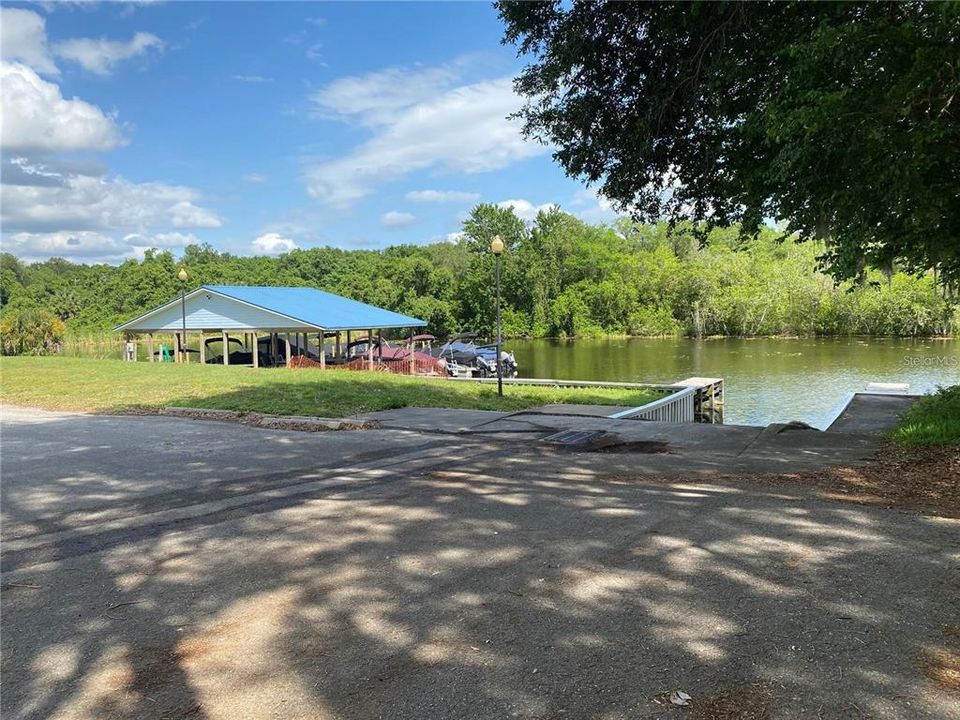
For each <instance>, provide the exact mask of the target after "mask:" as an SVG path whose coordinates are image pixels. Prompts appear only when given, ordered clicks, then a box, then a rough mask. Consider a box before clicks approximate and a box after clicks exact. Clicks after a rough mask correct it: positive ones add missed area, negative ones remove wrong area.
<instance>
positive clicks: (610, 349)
mask: <svg viewBox="0 0 960 720" xmlns="http://www.w3.org/2000/svg"><path fill="white" fill-rule="evenodd" d="M505 345H506V349H507V350H510V351H512V352H513V353H514V354H515V356H516V358H517V362H518V364H519V366H520V375H521V376H523V377H538V378H557V379H569V380H618V381H624V382H655V383H661V382H664V383H669V382H673V381H676V380H680V379H682V378H686V377H690V376H694V375H696V376H701V377H721V378H723V379H724V382H725V390H726V408H725V413H724V422H726V423H737V424H746V425H766V424H768V423H771V422H784V421H787V420H803V421H805V422H807V423H810V424H811V425H814V426H816V427H824V426H825V425H826V423H827V422H828V421H829V418H830V417H831V416H832V413H833V411H834V410H835V409H836V407H837V405H838V403H840V402H841V400H842V399H843V397H844V395H845V394H846V393H849V392H853V391H856V390H864V389H866V386H867V383H870V382H899V383H909V384H910V390H911V392H927V391H929V390H933V389H935V388H936V387H937V386H938V385H946V384H955V383H960V341H958V340H930V339H925V340H901V339H868V338H842V339H804V340H787V339H783V340H781V339H767V338H758V339H731V338H724V339H716V340H690V339H684V338H665V339H659V338H658V339H649V338H627V339H598V340H570V341H564V340H526V341H510V342H508V343H506V344H505Z"/></svg>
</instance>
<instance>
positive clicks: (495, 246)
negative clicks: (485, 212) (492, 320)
mask: <svg viewBox="0 0 960 720" xmlns="http://www.w3.org/2000/svg"><path fill="white" fill-rule="evenodd" d="M490 252H492V253H493V256H494V258H496V267H497V269H496V274H497V356H496V358H495V362H496V364H497V396H498V397H503V363H502V362H501V361H500V353H501V346H502V345H503V333H502V332H501V329H500V256H501V255H503V238H501V237H500V236H499V235H494V236H493V240H491V241H490Z"/></svg>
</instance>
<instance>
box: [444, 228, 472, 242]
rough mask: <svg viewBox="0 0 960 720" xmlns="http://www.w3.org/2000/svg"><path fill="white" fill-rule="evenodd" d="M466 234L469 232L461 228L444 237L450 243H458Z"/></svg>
mask: <svg viewBox="0 0 960 720" xmlns="http://www.w3.org/2000/svg"><path fill="white" fill-rule="evenodd" d="M466 236H467V234H466V233H465V232H463V231H462V230H461V231H459V232H452V233H447V236H446V237H445V238H444V239H445V240H446V241H447V242H448V243H453V244H456V243H458V242H460V241H461V240H463V238H465V237H466Z"/></svg>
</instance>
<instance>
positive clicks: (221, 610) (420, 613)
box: [2, 419, 960, 720]
mask: <svg viewBox="0 0 960 720" xmlns="http://www.w3.org/2000/svg"><path fill="white" fill-rule="evenodd" d="M58 422H62V423H64V427H63V428H62V430H63V432H64V433H70V432H72V431H73V430H74V429H73V428H70V427H68V425H69V424H70V423H75V422H84V421H83V420H81V419H63V420H61V421H58ZM224 432H227V431H224ZM244 437H246V436H244ZM369 437H371V438H373V437H376V436H374V435H371V436H369ZM293 442H296V440H294V441H293ZM311 442H314V443H319V446H320V447H322V446H323V444H324V443H326V442H329V443H334V442H336V440H335V439H333V438H330V439H329V440H325V439H324V438H315V439H314V440H312V441H311ZM448 445H449V447H448V448H446V449H442V450H441V451H438V452H437V453H436V457H435V461H433V462H431V463H426V464H421V465H419V466H416V467H413V466H408V465H405V464H403V463H399V464H397V465H396V466H395V467H394V468H393V469H392V470H391V471H390V472H387V473H380V474H376V473H374V474H372V475H371V474H367V475H363V474H362V472H360V471H358V473H357V475H358V479H357V482H356V483H355V484H354V485H348V486H346V487H344V486H343V485H342V484H341V485H336V486H330V487H325V488H324V487H317V488H315V489H313V490H311V491H304V492H303V493H300V494H295V495H290V496H287V497H275V498H272V499H271V498H264V497H263V496H261V495H256V496H251V502H250V503H248V504H245V505H239V506H236V507H232V508H229V509H227V510H222V511H220V510H213V511H210V512H203V513H197V514H196V515H195V516H193V517H189V518H185V519H183V520H182V521H178V522H175V523H158V524H146V525H143V526H140V527H139V529H138V530H137V531H136V532H130V534H129V535H128V536H126V537H120V541H117V542H113V541H112V540H111V542H104V543H102V544H99V545H98V544H97V537H98V536H94V537H93V538H89V537H87V538H85V539H84V540H83V541H82V542H84V543H87V544H86V545H77V544H76V543H77V542H78V541H77V540H76V539H72V540H69V539H68V540H64V541H59V542H58V543H56V544H55V546H54V548H53V549H52V550H50V549H47V550H44V551H43V552H40V551H36V553H39V554H31V552H33V551H29V552H28V551H24V552H16V551H15V552H7V551H6V550H5V551H4V561H5V563H6V564H7V572H5V575H4V586H3V592H2V600H3V637H2V642H3V673H4V692H3V697H2V709H3V714H4V717H5V718H6V717H9V718H18V719H21V720H26V719H28V718H29V719H33V718H47V717H64V718H67V717H70V718H74V717H76V718H80V717H90V718H94V717H96V718H144V717H160V718H181V717H197V718H243V717H249V718H254V717H265V716H277V717H285V718H344V719H354V718H356V719H357V720H359V719H361V718H364V719H365V718H371V717H389V718H503V717H508V716H512V717H527V718H565V717H571V718H577V717H583V718H586V717H591V718H594V717H595V718H621V717H623V718H627V717H629V718H659V717H667V718H671V717H676V718H681V717H684V716H685V715H684V713H686V712H687V710H688V709H689V708H686V709H684V708H679V707H676V706H674V705H672V704H671V703H670V702H669V700H668V699H667V696H668V695H669V693H670V692H671V691H673V690H678V689H679V690H684V691H685V692H687V693H689V694H690V695H692V696H693V700H692V701H691V706H690V707H693V708H696V707H697V701H698V698H701V699H703V698H707V697H715V696H717V694H718V693H724V692H727V691H730V690H731V689H735V688H739V687H743V688H747V687H749V688H760V689H761V690H762V692H764V693H766V694H768V696H769V698H770V708H771V713H772V714H771V716H772V717H783V718H805V717H818V716H821V717H825V718H826V717H831V718H839V717H868V716H869V717H875V718H883V717H888V718H899V717H911V718H913V717H917V718H923V717H930V718H950V717H958V716H960V715H958V707H957V703H956V696H951V695H950V694H949V692H948V691H947V690H945V689H944V688H943V687H941V686H939V685H937V684H936V683H935V682H933V681H932V680H930V679H929V678H927V677H926V676H925V675H924V674H923V672H922V669H921V667H920V666H919V665H918V658H920V657H921V655H922V654H923V653H924V652H925V651H927V650H928V649H930V648H935V647H937V645H938V643H941V642H942V635H941V629H942V627H943V626H946V625H949V624H956V622H957V619H958V617H960V613H958V610H960V608H958V600H957V598H958V596H960V594H958V582H957V580H958V578H957V562H956V553H957V551H958V543H957V533H956V530H957V524H956V521H952V520H944V519H936V518H924V517H918V516H916V515H912V514H908V513H901V512H896V511H888V510H883V509H875V508H855V507H851V506H849V505H841V504H835V503H830V502H826V501H823V500H817V499H813V498H811V497H810V496H809V495H808V494H804V493H802V492H792V491H791V489H790V487H789V486H786V485H785V486H777V487H775V488H771V487H761V486H754V485H750V484H748V483H732V482H731V483H723V484H712V483H708V482H704V481H703V480H702V479H701V478H697V479H695V480H691V481H689V482H687V483H684V482H682V481H677V482H670V483H652V482H644V483H637V482H629V481H616V480H609V479H608V480H600V479H599V476H600V475H602V474H603V472H604V470H605V468H604V463H605V462H606V460H605V458H604V457H603V456H596V463H597V467H596V471H595V472H591V470H590V469H589V467H585V466H584V463H580V465H579V467H578V469H577V470H576V472H568V471H567V467H566V466H565V463H564V459H563V456H562V455H558V456H556V457H555V462H553V464H552V467H551V465H550V463H549V462H547V461H545V460H544V457H542V456H537V457H533V455H531V454H529V453H527V454H525V453H524V452H522V451H520V450H518V448H516V447H512V446H510V447H505V446H499V445H495V444H489V445H484V444H476V443H475V444H472V445H470V444H466V443H463V442H461V441H454V440H449V441H448ZM331 447H333V446H332V445H331ZM222 460H223V458H221V457H219V456H217V455H211V456H210V457H209V458H207V459H206V460H205V461H199V460H198V461H197V463H196V464H195V467H193V468H192V469H190V471H189V472H191V473H195V474H196V477H197V478H202V479H203V482H205V483H206V482H209V483H212V484H210V485H209V487H210V488H215V487H216V481H217V480H216V470H215V468H216V467H217V466H218V463H221V462H222ZM55 475H56V473H54V474H53V476H51V477H49V482H50V483H51V484H56V483H57V482H58V481H67V476H66V475H65V474H64V475H63V476H62V477H57V476H55ZM258 477H259V476H251V477H250V478H248V479H246V480H245V482H251V483H253V486H252V487H253V490H254V491H255V490H257V489H261V488H262V487H264V486H268V485H270V483H282V479H280V478H276V477H274V476H272V475H271V476H270V478H271V479H269V480H268V481H265V483H266V485H263V484H257V478H258ZM115 479H116V480H117V481H121V480H124V478H122V477H121V476H119V475H118V476H117V478H115ZM220 480H221V481H223V482H226V481H225V480H224V479H223V478H221V479H220ZM198 482H199V481H198ZM159 491H160V488H152V489H151V490H150V491H149V492H145V493H143V494H142V495H137V494H133V495H129V496H125V499H124V504H123V513H122V515H123V517H128V518H129V517H138V516H139V515H142V514H143V513H147V512H152V511H155V510H156V509H157V505H156V502H155V500H152V499H151V493H157V492H159ZM24 492H26V491H25V490H24ZM211 492H212V490H211ZM30 497H34V495H31V496H30ZM210 497H216V493H213V495H212V496H210ZM207 500H209V497H207V496H205V497H204V498H203V499H202V500H198V502H199V501H203V502H206V501H207ZM3 501H4V508H3V510H4V514H5V516H6V515H7V514H8V513H9V515H10V516H11V517H17V518H18V519H19V520H18V521H19V522H20V523H21V525H22V526H23V527H27V526H28V525H29V522H28V521H27V518H28V517H29V516H30V514H31V513H33V512H35V509H34V506H31V507H30V508H23V507H18V503H20V501H21V497H20V496H19V495H18V491H17V489H14V490H12V491H10V492H8V493H6V494H5V496H4V500H3ZM114 501H115V499H114V498H108V499H106V500H103V505H104V506H105V507H108V506H109V505H110V503H111V502H114ZM73 528H74V525H72V524H71V520H70V519H69V516H68V515H59V516H57V515H54V514H48V517H47V521H46V524H45V525H44V527H43V528H42V529H41V531H42V532H44V533H49V532H57V531H63V530H70V529H73ZM106 532H107V531H106V530H104V531H103V533H100V535H102V534H104V533H106ZM38 561H42V562H38Z"/></svg>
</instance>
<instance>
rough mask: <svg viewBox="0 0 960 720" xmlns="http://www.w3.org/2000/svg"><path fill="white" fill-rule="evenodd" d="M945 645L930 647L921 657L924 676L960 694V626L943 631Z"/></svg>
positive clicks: (952, 626) (953, 626) (949, 627)
mask: <svg viewBox="0 0 960 720" xmlns="http://www.w3.org/2000/svg"><path fill="white" fill-rule="evenodd" d="M943 636H944V644H943V645H942V646H941V647H929V648H927V649H926V650H924V651H923V653H921V655H920V665H921V667H922V668H923V672H924V674H925V675H926V676H927V677H928V678H930V679H931V680H933V681H934V682H935V683H937V685H939V686H940V687H942V688H945V689H947V690H952V691H953V692H956V693H960V625H950V626H948V627H946V628H944V630H943Z"/></svg>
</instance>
